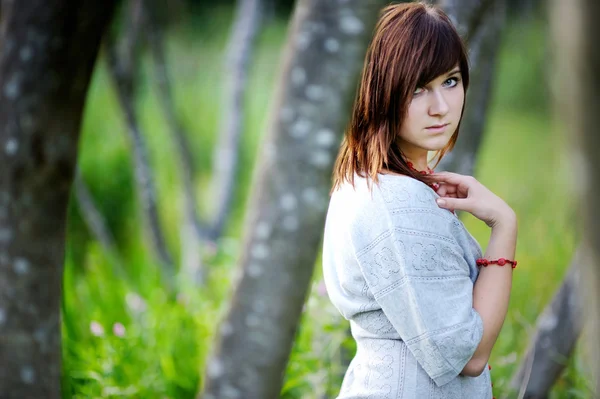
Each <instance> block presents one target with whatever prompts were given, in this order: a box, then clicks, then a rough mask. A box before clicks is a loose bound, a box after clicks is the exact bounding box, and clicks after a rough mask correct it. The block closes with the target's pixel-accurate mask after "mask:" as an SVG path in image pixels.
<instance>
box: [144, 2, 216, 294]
mask: <svg viewBox="0 0 600 399" xmlns="http://www.w3.org/2000/svg"><path fill="white" fill-rule="evenodd" d="M143 3H144V6H145V10H146V12H145V14H146V15H147V18H146V24H145V27H146V32H147V35H148V41H149V44H150V51H151V53H152V57H153V59H154V73H155V76H156V82H157V88H158V91H159V102H160V104H161V108H162V110H163V112H164V114H165V119H166V122H167V126H168V127H169V132H170V134H171V138H172V139H173V142H174V143H175V148H176V149H177V153H178V155H179V156H178V157H177V158H178V162H179V165H180V170H181V174H182V185H183V200H184V216H183V222H182V224H181V226H180V231H181V233H180V241H181V268H180V273H182V274H183V276H184V278H186V279H191V281H194V283H195V284H196V285H201V284H202V283H203V282H204V280H205V276H204V275H205V273H204V270H203V268H202V257H201V255H202V253H201V250H202V248H201V244H202V242H203V240H204V238H205V237H207V235H208V231H207V230H208V228H207V227H205V226H203V225H202V222H201V220H200V217H199V215H198V207H197V200H196V195H195V194H194V158H193V155H192V147H191V145H190V143H189V140H188V139H187V135H186V132H185V131H184V129H183V127H182V126H181V124H180V123H179V121H178V119H177V115H176V112H175V105H174V104H175V102H174V99H173V94H172V89H171V83H170V79H169V73H168V70H167V61H166V56H165V47H164V33H163V31H162V27H161V24H160V23H159V17H158V15H157V13H158V12H159V10H158V6H159V5H158V3H157V2H156V1H154V0H144V1H143Z"/></svg>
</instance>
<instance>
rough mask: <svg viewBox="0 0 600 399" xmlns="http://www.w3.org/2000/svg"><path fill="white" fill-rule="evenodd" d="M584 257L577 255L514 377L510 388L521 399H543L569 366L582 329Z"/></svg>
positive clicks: (538, 323)
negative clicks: (581, 293) (517, 393)
mask: <svg viewBox="0 0 600 399" xmlns="http://www.w3.org/2000/svg"><path fill="white" fill-rule="evenodd" d="M583 267H584V257H583V254H582V252H581V248H580V249H579V250H578V251H577V252H576V255H575V257H574V258H573V261H572V263H571V266H570V267H569V270H568V272H567V275H566V277H565V279H564V280H563V282H562V284H561V286H560V288H559V289H558V291H557V292H556V294H555V295H554V298H553V299H552V301H551V302H550V303H549V304H548V306H546V308H545V309H544V311H543V312H542V314H541V315H540V316H539V317H538V319H537V321H536V328H535V333H534V334H533V337H532V340H531V342H530V344H529V347H528V348H527V352H526V354H525V356H524V358H523V360H522V362H521V364H520V365H519V367H518V370H517V372H516V373H515V375H514V376H513V378H512V380H511V383H510V387H511V389H513V391H515V392H519V397H520V398H529V399H541V398H547V397H549V395H550V389H551V388H552V386H553V385H554V382H555V381H556V379H557V378H558V377H559V376H560V374H561V373H562V371H563V370H564V368H565V367H566V365H567V362H568V359H569V356H570V355H571V353H572V351H573V349H574V348H575V344H576V343H577V339H578V338H579V335H580V333H581V330H582V328H583V306H582V302H581V298H580V289H581V287H582V281H581V269H582V268H583Z"/></svg>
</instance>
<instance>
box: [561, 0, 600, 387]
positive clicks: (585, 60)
mask: <svg viewBox="0 0 600 399" xmlns="http://www.w3.org/2000/svg"><path fill="white" fill-rule="evenodd" d="M550 10H551V12H550V21H551V23H550V26H551V33H552V40H553V43H555V47H556V49H555V51H553V56H554V70H553V76H554V78H555V80H554V86H553V92H554V104H555V109H556V111H557V114H558V116H559V117H560V118H561V119H560V121H561V127H562V130H563V131H564V134H565V137H566V139H567V140H566V142H568V143H570V144H569V146H568V147H567V151H569V159H570V160H571V161H572V164H573V166H574V170H575V174H574V175H573V181H574V187H575V188H576V191H575V195H577V196H578V199H579V203H580V204H581V206H580V208H579V209H580V215H581V217H582V218H581V220H582V227H583V234H582V243H581V245H582V253H583V259H584V261H583V262H582V266H583V267H582V279H581V280H582V281H583V283H584V284H582V285H581V287H580V289H579V290H578V292H577V293H578V294H579V299H580V300H581V301H582V304H583V306H584V312H585V315H586V316H585V320H586V324H585V328H586V329H588V331H586V335H587V337H588V340H586V342H585V343H583V344H584V348H585V349H584V351H583V352H582V353H583V354H584V356H586V357H587V358H588V360H589V362H590V366H591V369H592V374H593V375H592V377H593V379H592V384H593V388H594V389H595V392H596V394H592V393H590V395H591V396H594V397H595V396H597V393H598V392H600V386H598V384H599V383H600V378H599V371H600V364H599V363H598V359H600V348H599V346H598V344H597V337H598V334H599V333H600V298H599V294H598V293H599V292H600V245H599V243H600V211H599V209H598V200H597V199H598V196H599V195H600V186H599V185H598V182H599V181H600V159H598V153H599V151H600V138H599V137H598V121H597V119H598V118H597V115H598V111H599V110H600V76H599V75H598V71H599V70H600V47H599V46H598V44H597V41H596V38H597V37H598V34H600V25H599V24H598V18H600V3H599V2H598V1H595V0H573V1H561V0H553V1H551V2H550ZM568 322H569V321H568V320H561V323H568ZM591 396H590V397H591Z"/></svg>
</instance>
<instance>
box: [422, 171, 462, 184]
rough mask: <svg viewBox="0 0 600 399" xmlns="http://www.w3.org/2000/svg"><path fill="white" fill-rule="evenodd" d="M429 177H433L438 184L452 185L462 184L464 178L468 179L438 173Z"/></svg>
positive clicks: (448, 173)
mask: <svg viewBox="0 0 600 399" xmlns="http://www.w3.org/2000/svg"><path fill="white" fill-rule="evenodd" d="M429 176H431V177H432V178H433V180H435V181H436V182H444V183H451V184H456V185H458V184H460V183H462V182H463V181H464V178H465V177H467V176H463V175H460V174H458V173H453V172H437V173H434V174H431V175H429Z"/></svg>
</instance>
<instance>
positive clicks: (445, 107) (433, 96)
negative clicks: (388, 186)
mask: <svg viewBox="0 0 600 399" xmlns="http://www.w3.org/2000/svg"><path fill="white" fill-rule="evenodd" d="M464 100H465V92H464V88H463V84H462V76H461V74H460V69H459V68H458V66H456V67H455V68H453V69H452V70H451V71H449V72H448V73H445V74H443V75H440V76H438V77H437V78H435V79H434V80H432V81H431V82H429V83H427V84H426V85H425V86H424V87H419V88H417V89H416V90H415V92H414V95H413V98H412V101H411V102H410V104H409V106H408V111H407V113H406V116H405V118H404V121H403V123H402V126H401V128H400V137H399V140H398V141H399V145H400V149H401V150H402V152H403V153H404V154H405V155H406V156H407V157H408V158H410V159H413V160H416V159H418V158H420V157H421V156H422V155H423V154H425V156H426V155H427V151H438V150H441V149H442V148H444V147H445V146H446V144H447V143H448V141H449V140H450V138H451V137H452V135H453V134H454V132H455V131H456V128H457V126H458V123H459V122H460V117H461V112H462V107H463V102H464Z"/></svg>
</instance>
